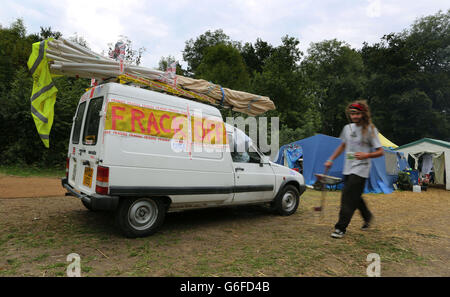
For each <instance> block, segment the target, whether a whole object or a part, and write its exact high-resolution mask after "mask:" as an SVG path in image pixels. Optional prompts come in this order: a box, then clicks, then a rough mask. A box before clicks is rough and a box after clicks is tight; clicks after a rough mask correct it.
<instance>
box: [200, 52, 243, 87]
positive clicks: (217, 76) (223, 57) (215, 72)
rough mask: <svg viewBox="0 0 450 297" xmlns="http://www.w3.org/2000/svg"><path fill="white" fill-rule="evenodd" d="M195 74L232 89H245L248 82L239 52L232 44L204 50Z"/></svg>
mask: <svg viewBox="0 0 450 297" xmlns="http://www.w3.org/2000/svg"><path fill="white" fill-rule="evenodd" d="M195 76H196V77H197V78H202V79H205V80H209V81H212V82H213V83H215V84H220V85H222V86H224V87H227V88H230V89H234V90H242V91H245V90H247V89H248V87H249V83H250V81H249V76H248V73H247V69H246V68H245V64H244V60H243V59H242V56H241V54H240V53H239V51H238V50H237V49H235V48H234V47H233V46H232V45H226V44H217V45H215V46H212V47H209V48H207V49H205V50H204V55H203V58H202V60H201V62H200V64H199V65H198V67H197V71H196V73H195Z"/></svg>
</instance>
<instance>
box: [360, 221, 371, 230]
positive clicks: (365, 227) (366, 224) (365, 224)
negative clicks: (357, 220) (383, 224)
mask: <svg viewBox="0 0 450 297" xmlns="http://www.w3.org/2000/svg"><path fill="white" fill-rule="evenodd" d="M369 229H370V223H369V222H365V223H364V225H362V227H361V230H363V231H367V230H369Z"/></svg>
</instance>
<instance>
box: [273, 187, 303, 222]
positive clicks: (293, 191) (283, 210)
mask: <svg viewBox="0 0 450 297" xmlns="http://www.w3.org/2000/svg"><path fill="white" fill-rule="evenodd" d="M299 203H300V194H299V192H298V190H297V188H296V187H294V186H293V185H287V186H285V187H284V188H283V190H282V191H281V193H280V195H278V196H277V197H276V198H275V200H274V201H273V202H272V208H273V209H274V210H275V211H276V212H277V213H278V214H279V215H282V216H290V215H291V214H293V213H295V211H296V210H297V208H298V204H299Z"/></svg>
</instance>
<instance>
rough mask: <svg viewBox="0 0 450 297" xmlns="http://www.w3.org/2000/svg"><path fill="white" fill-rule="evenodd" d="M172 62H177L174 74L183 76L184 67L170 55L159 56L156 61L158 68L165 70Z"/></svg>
mask: <svg viewBox="0 0 450 297" xmlns="http://www.w3.org/2000/svg"><path fill="white" fill-rule="evenodd" d="M173 62H177V64H176V74H178V75H183V76H184V74H185V71H184V69H183V68H182V67H181V65H180V63H178V61H176V60H175V58H174V57H172V56H170V55H169V56H167V58H166V57H161V59H160V60H159V62H158V70H161V71H166V70H167V67H169V66H170V65H171V64H172V63H173Z"/></svg>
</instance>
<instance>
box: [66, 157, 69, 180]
mask: <svg viewBox="0 0 450 297" xmlns="http://www.w3.org/2000/svg"><path fill="white" fill-rule="evenodd" d="M69 165H70V157H67V160H66V178H69Z"/></svg>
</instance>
